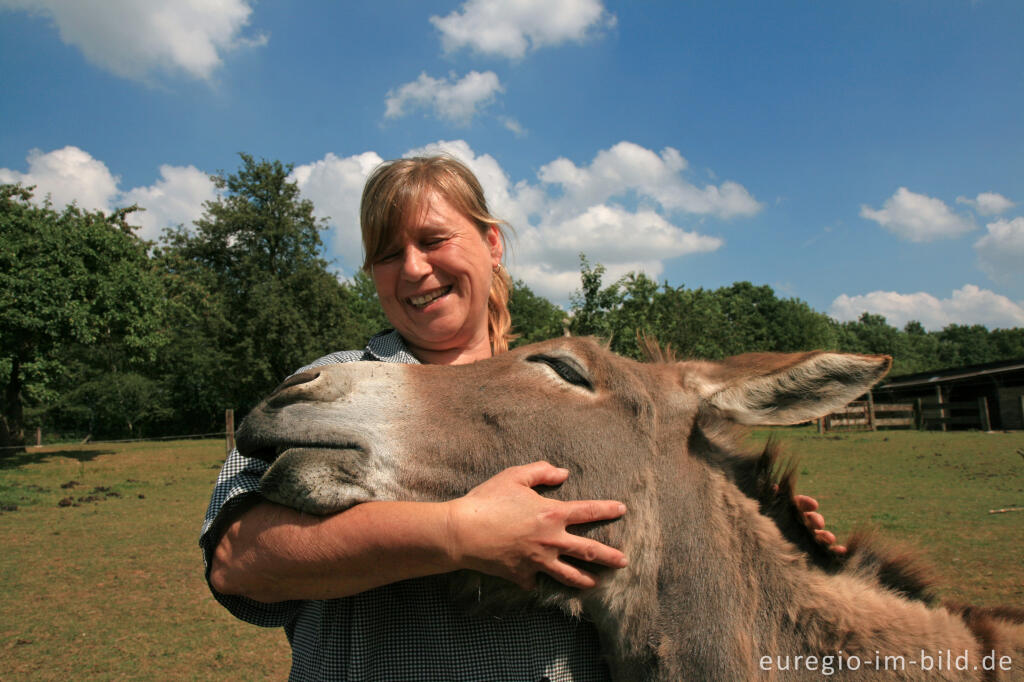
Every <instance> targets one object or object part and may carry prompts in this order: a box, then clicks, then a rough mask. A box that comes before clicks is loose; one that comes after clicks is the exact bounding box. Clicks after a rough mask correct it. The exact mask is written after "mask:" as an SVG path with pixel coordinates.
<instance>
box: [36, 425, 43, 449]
mask: <svg viewBox="0 0 1024 682" xmlns="http://www.w3.org/2000/svg"><path fill="white" fill-rule="evenodd" d="M42 444H43V427H41V426H37V427H36V445H37V446H39V445H42Z"/></svg>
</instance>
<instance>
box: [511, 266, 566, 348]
mask: <svg viewBox="0 0 1024 682" xmlns="http://www.w3.org/2000/svg"><path fill="white" fill-rule="evenodd" d="M508 309H509V313H510V314H511V315H512V331H513V332H514V333H516V334H518V335H519V336H518V338H516V340H515V341H514V342H513V343H512V346H513V347H516V346H525V345H526V344H529V343H534V342H537V341H543V340H545V339H552V338H554V337H556V336H562V334H563V332H564V325H565V323H566V321H567V318H566V314H565V311H564V310H562V309H561V308H559V307H558V306H556V305H555V304H554V303H552V302H551V301H549V300H547V299H546V298H544V297H543V296H538V295H537V294H535V293H533V291H531V290H530V287H528V286H526V283H525V282H523V281H522V280H516V282H515V283H514V284H513V285H512V293H511V295H510V296H509V301H508Z"/></svg>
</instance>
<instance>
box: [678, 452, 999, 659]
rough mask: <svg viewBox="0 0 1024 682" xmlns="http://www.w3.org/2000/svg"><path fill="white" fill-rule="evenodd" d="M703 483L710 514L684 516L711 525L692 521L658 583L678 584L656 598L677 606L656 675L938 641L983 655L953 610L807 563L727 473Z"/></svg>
mask: <svg viewBox="0 0 1024 682" xmlns="http://www.w3.org/2000/svg"><path fill="white" fill-rule="evenodd" d="M703 487H704V488H705V490H704V491H703V494H704V495H706V497H704V501H705V505H706V518H704V519H697V520H694V519H691V520H690V523H699V524H700V526H701V528H704V529H709V530H707V531H705V532H700V531H698V529H697V528H692V529H691V530H692V531H693V532H692V533H691V534H690V535H689V536H688V537H684V538H683V539H682V542H680V543H677V544H676V545H674V546H673V545H670V547H671V548H672V549H671V550H670V551H669V552H668V553H667V554H666V555H665V556H664V557H663V558H662V572H663V573H667V574H668V575H669V576H670V577H671V580H664V579H660V580H659V582H660V583H661V584H662V585H671V584H672V583H673V582H675V583H677V587H676V588H668V587H663V588H662V594H661V595H660V597H661V598H660V600H659V601H660V603H661V604H662V605H663V608H667V609H670V610H673V613H663V614H660V616H661V617H660V618H659V621H660V625H661V629H662V632H661V633H660V634H661V637H662V642H661V644H660V648H661V650H662V653H663V655H662V656H661V657H660V659H661V660H660V666H659V667H660V668H661V669H662V671H661V673H660V674H661V677H662V678H664V679H671V678H685V679H691V678H695V679H699V678H707V679H711V678H720V679H726V678H729V677H733V678H735V677H748V674H750V675H757V674H759V673H761V672H762V670H761V664H762V661H764V660H767V659H765V658H764V657H771V660H772V661H773V663H772V665H776V667H775V668H774V669H776V670H777V669H778V667H779V665H777V664H776V663H775V661H776V659H775V657H776V656H782V657H785V656H789V657H790V658H789V660H790V661H792V659H793V657H794V656H804V657H806V656H816V657H818V659H819V660H820V658H821V657H822V656H825V655H829V656H833V657H836V656H846V657H851V656H856V657H858V659H859V660H860V661H865V660H868V659H870V660H872V661H873V660H875V657H876V656H880V657H882V659H883V660H884V657H885V656H902V657H903V660H918V659H919V658H920V655H921V653H922V652H926V653H928V652H933V653H934V652H935V651H936V650H940V649H941V650H943V651H953V652H957V653H963V652H964V651H965V650H966V651H968V652H970V656H971V660H972V661H976V660H980V659H978V658H975V655H976V654H977V653H978V651H977V649H978V644H977V642H976V640H975V638H974V637H973V635H972V634H971V633H970V631H969V630H968V629H967V627H966V626H965V625H964V623H963V621H962V620H961V619H959V618H958V617H956V616H953V615H952V614H950V613H949V612H948V611H946V610H945V609H941V608H940V609H929V608H928V607H927V606H926V605H925V604H923V603H922V602H919V601H911V600H908V599H905V598H903V597H900V596H898V595H896V594H894V593H892V592H890V591H888V590H885V589H883V588H881V587H880V586H878V584H877V582H876V581H874V580H873V579H872V578H871V577H870V576H859V575H856V574H852V575H847V574H844V573H842V572H841V573H839V574H836V575H829V574H826V573H825V572H824V571H821V570H820V569H817V568H814V567H811V566H808V564H807V562H806V560H805V558H804V556H803V554H802V553H800V552H799V551H798V550H797V549H796V547H794V546H793V545H792V544H791V543H789V542H788V541H787V540H785V539H784V538H783V537H782V534H781V533H780V532H779V530H778V527H777V526H776V525H775V523H774V522H773V521H772V520H771V519H769V518H767V517H765V516H763V515H762V514H761V513H760V512H759V510H758V507H757V503H756V502H754V501H753V500H751V499H750V498H748V497H747V496H745V495H743V494H742V493H741V492H740V491H739V490H738V489H737V488H736V486H735V485H733V484H732V482H730V481H729V480H727V479H726V478H725V477H724V476H721V475H719V473H718V472H710V474H709V476H708V477H707V478H706V479H705V480H704V482H703ZM689 512H691V513H692V509H691V510H689ZM666 589H672V594H665V591H666ZM665 597H668V599H666V598H665ZM668 652H671V655H664V654H667V653H668ZM954 655H956V654H954ZM815 674H817V673H815ZM720 675H724V677H719V676H720Z"/></svg>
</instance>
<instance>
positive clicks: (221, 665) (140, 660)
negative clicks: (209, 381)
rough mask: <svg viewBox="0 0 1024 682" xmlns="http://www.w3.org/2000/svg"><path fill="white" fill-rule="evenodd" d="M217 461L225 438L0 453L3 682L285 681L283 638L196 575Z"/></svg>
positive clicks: (0, 659)
mask: <svg viewBox="0 0 1024 682" xmlns="http://www.w3.org/2000/svg"><path fill="white" fill-rule="evenodd" d="M223 456H224V445H223V442H222V441H220V442H218V441H180V442H170V443H160V444H154V443H133V444H128V445H123V444H119V445H116V446H104V445H96V446H81V447H77V446H76V447H68V446H55V447H50V448H43V449H41V450H39V451H33V452H30V453H28V454H26V455H20V456H18V457H17V458H16V459H14V460H10V459H8V460H5V461H0V508H9V507H10V506H11V505H17V511H6V512H2V513H0V547H2V548H3V550H2V551H0V586H2V587H0V590H2V592H0V595H2V596H0V671H2V672H0V678H2V679H40V680H43V679H82V678H87V679H126V678H128V679H144V678H145V679H262V678H271V679H283V678H285V677H287V672H288V667H289V662H290V654H289V650H288V645H287V642H286V641H285V638H284V635H283V633H282V632H281V631H280V630H263V629H261V628H257V627H253V626H250V625H246V624H244V623H241V622H240V621H236V620H235V619H234V618H232V617H231V616H230V615H229V614H228V613H227V612H226V611H225V610H224V609H223V608H221V607H220V606H219V605H218V604H217V603H216V602H214V601H213V598H212V597H211V596H210V594H209V591H208V590H207V588H206V583H205V580H204V579H203V569H202V556H201V553H200V551H199V547H198V545H197V538H198V533H199V525H200V522H201V520H202V517H203V513H204V512H205V509H206V502H207V500H208V499H209V494H210V490H211V489H212V487H213V486H212V484H213V481H214V479H215V478H216V475H217V470H218V469H219V468H220V463H221V461H222V460H223ZM70 481H77V482H78V485H75V486H74V487H71V488H62V487H61V485H62V484H66V483H68V482H70ZM104 488H106V489H107V490H103V489H104ZM110 493H116V495H111V494H110ZM89 497H92V498H94V500H93V501H83V502H79V501H78V500H79V498H82V499H83V500H85V499H88V498H89ZM65 498H71V499H72V500H74V504H77V505H78V506H65V507H61V506H59V503H60V501H61V500H62V499H65Z"/></svg>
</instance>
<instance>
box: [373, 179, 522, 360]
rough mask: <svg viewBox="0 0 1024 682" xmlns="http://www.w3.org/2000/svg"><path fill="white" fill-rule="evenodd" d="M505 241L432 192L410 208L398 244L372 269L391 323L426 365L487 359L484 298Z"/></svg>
mask: <svg viewBox="0 0 1024 682" xmlns="http://www.w3.org/2000/svg"><path fill="white" fill-rule="evenodd" d="M501 255H502V244H501V238H500V235H499V233H498V228H497V227H496V226H490V227H488V228H487V229H486V230H485V231H484V232H483V233H481V231H480V229H479V228H478V227H477V226H476V224H474V222H473V221H472V220H471V219H470V218H468V217H467V216H465V215H463V214H462V213H460V212H459V211H458V210H457V209H456V208H455V207H454V206H452V205H451V204H450V203H449V202H448V201H447V200H445V199H444V198H443V197H442V196H440V195H439V194H437V193H436V192H431V193H430V194H428V195H427V196H426V199H425V201H424V204H423V206H421V208H420V210H418V211H412V212H411V214H410V215H409V218H408V219H407V221H406V224H405V225H404V226H403V228H402V230H401V232H399V235H398V241H397V242H396V243H395V244H392V245H391V246H389V248H387V249H386V250H385V251H384V255H383V256H382V257H381V258H379V259H377V260H376V261H374V263H373V264H372V268H371V274H372V276H373V283H374V284H375V285H376V287H377V296H378V297H379V298H380V303H381V306H382V307H383V308H384V314H385V315H387V318H388V320H389V321H390V322H391V324H393V325H394V326H395V329H397V330H398V333H399V334H401V335H402V338H403V339H405V342H406V344H407V345H408V346H409V350H411V351H412V353H413V354H414V355H416V357H418V358H419V359H420V360H421V361H423V362H430V363H439V364H458V363H463V362H472V361H475V360H479V359H481V358H485V357H490V355H491V346H490V338H489V336H488V332H487V298H488V296H489V294H490V289H491V277H492V274H493V271H494V268H496V267H497V266H498V264H499V263H500V262H501Z"/></svg>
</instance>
